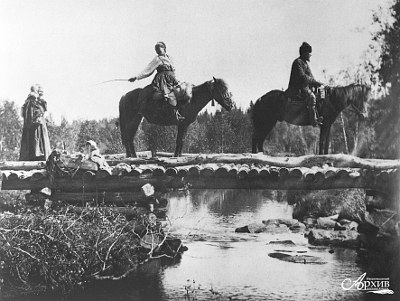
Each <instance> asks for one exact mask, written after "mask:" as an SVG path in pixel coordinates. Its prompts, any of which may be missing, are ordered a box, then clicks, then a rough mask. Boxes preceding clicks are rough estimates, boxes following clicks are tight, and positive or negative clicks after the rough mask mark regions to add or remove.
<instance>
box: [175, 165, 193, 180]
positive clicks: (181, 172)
mask: <svg viewBox="0 0 400 301" xmlns="http://www.w3.org/2000/svg"><path fill="white" fill-rule="evenodd" d="M189 168H190V167H189V166H181V167H179V168H177V169H178V174H177V176H178V177H180V178H185V177H187V176H188V173H189Z"/></svg>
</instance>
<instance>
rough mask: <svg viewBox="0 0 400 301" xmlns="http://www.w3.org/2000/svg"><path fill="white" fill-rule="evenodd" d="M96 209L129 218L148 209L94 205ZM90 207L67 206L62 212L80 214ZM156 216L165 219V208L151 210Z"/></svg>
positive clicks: (146, 211)
mask: <svg viewBox="0 0 400 301" xmlns="http://www.w3.org/2000/svg"><path fill="white" fill-rule="evenodd" d="M95 208H96V209H99V210H102V211H103V212H108V211H112V212H115V213H118V214H121V215H124V216H126V218H127V219H128V220H129V219H131V218H136V217H138V216H140V215H142V214H148V213H150V211H149V210H148V209H145V208H140V207H104V206H103V207H95ZM90 209H91V208H90V207H89V208H86V207H76V206H68V207H66V208H65V209H64V212H71V213H76V214H82V213H83V212H84V211H87V210H90ZM153 213H154V214H155V215H156V216H157V218H160V219H165V218H166V210H165V209H155V210H154V212H153Z"/></svg>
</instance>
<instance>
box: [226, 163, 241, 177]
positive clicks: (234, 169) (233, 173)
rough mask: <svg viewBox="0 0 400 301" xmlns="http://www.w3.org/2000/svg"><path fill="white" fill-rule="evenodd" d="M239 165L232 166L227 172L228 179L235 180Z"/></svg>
mask: <svg viewBox="0 0 400 301" xmlns="http://www.w3.org/2000/svg"><path fill="white" fill-rule="evenodd" d="M239 168H240V165H236V164H232V166H231V168H230V169H229V170H228V175H229V177H230V178H236V177H237V176H238V172H239Z"/></svg>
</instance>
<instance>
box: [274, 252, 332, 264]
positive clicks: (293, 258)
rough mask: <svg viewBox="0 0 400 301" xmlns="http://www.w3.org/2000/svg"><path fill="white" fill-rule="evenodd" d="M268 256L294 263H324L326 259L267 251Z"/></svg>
mask: <svg viewBox="0 0 400 301" xmlns="http://www.w3.org/2000/svg"><path fill="white" fill-rule="evenodd" d="M268 256H269V257H272V258H276V259H279V260H282V261H287V262H294V263H303V264H324V263H326V261H323V259H322V258H320V257H317V256H311V255H288V254H284V253H279V252H276V253H269V254H268Z"/></svg>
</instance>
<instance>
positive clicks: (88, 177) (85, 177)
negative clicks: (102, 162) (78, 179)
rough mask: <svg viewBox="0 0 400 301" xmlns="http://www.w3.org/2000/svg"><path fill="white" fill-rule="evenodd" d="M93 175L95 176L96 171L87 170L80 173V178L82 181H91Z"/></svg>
mask: <svg viewBox="0 0 400 301" xmlns="http://www.w3.org/2000/svg"><path fill="white" fill-rule="evenodd" d="M95 177H96V173H94V172H93V171H89V170H87V171H85V172H84V173H83V174H82V179H83V180H84V181H91V180H93V179H94V178H95ZM102 178H105V177H102Z"/></svg>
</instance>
